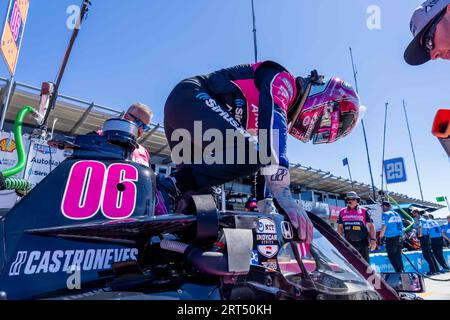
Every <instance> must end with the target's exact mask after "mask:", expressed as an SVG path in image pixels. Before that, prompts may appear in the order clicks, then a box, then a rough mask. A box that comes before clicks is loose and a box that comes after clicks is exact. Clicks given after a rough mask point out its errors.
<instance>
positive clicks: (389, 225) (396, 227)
mask: <svg viewBox="0 0 450 320" xmlns="http://www.w3.org/2000/svg"><path fill="white" fill-rule="evenodd" d="M381 207H382V208H383V213H382V215H381V232H380V238H381V239H383V238H384V239H385V241H384V239H383V240H382V242H386V252H387V255H388V258H389V261H390V262H391V264H392V266H393V267H394V270H395V272H403V260H402V244H403V239H402V236H403V231H404V230H403V221H402V217H401V216H400V215H399V214H398V213H397V212H395V211H393V210H392V208H391V204H390V202H389V201H383V202H382V204H381Z"/></svg>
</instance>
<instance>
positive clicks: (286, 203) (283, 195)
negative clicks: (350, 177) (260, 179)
mask: <svg viewBox="0 0 450 320" xmlns="http://www.w3.org/2000/svg"><path fill="white" fill-rule="evenodd" d="M272 167H275V166H272ZM263 170H270V168H265V169H263ZM264 176H265V180H266V184H267V186H268V187H269V190H270V192H271V193H272V195H273V197H274V200H275V203H276V204H277V205H278V208H277V209H278V210H279V211H280V213H282V214H285V215H287V216H288V217H289V220H290V221H291V223H292V226H293V227H294V228H295V229H297V231H298V236H299V238H300V240H302V241H305V242H306V243H312V237H313V225H312V223H311V220H309V217H308V215H307V213H306V211H305V209H303V206H302V205H301V204H299V203H298V202H297V201H295V200H294V199H293V198H292V195H291V190H290V182H291V178H290V173H289V170H288V169H287V168H284V167H281V166H279V167H278V170H277V171H276V172H275V173H274V174H272V175H266V174H265V175H264Z"/></svg>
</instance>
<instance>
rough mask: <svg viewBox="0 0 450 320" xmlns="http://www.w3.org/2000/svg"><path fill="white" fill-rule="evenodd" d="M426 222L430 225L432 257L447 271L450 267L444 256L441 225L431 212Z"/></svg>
mask: <svg viewBox="0 0 450 320" xmlns="http://www.w3.org/2000/svg"><path fill="white" fill-rule="evenodd" d="M427 222H428V225H429V226H430V240H431V249H432V251H433V255H434V258H435V259H436V261H437V262H438V263H439V264H440V265H441V267H442V268H443V270H442V271H443V272H448V271H450V268H449V267H448V265H447V262H446V261H445V258H444V252H443V248H444V238H443V237H442V230H441V226H440V225H439V223H438V222H437V221H436V220H434V217H433V215H432V214H428V215H427Z"/></svg>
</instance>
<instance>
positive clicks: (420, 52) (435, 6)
mask: <svg viewBox="0 0 450 320" xmlns="http://www.w3.org/2000/svg"><path fill="white" fill-rule="evenodd" d="M449 4H450V0H427V1H425V2H424V3H422V4H421V5H420V6H419V7H418V8H417V9H416V10H415V11H414V13H413V15H412V17H411V24H410V29H411V33H412V34H413V36H414V39H413V40H412V41H411V43H410V44H409V46H408V48H406V50H405V54H404V58H405V61H406V62H407V63H408V64H410V65H413V66H418V65H421V64H424V63H425V62H427V61H429V60H430V59H431V57H430V53H429V52H428V51H427V49H426V48H425V47H423V46H422V44H421V43H420V40H421V38H422V36H423V33H424V31H425V30H427V27H428V26H430V25H431V23H432V22H433V20H434V18H436V17H437V16H438V15H439V13H441V12H442V10H444V8H445V7H447V5H449Z"/></svg>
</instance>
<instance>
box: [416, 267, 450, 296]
mask: <svg viewBox="0 0 450 320" xmlns="http://www.w3.org/2000/svg"><path fill="white" fill-rule="evenodd" d="M432 278H434V279H441V280H444V279H450V272H447V273H444V274H440V275H437V276H432ZM418 295H419V296H420V297H422V298H423V299H425V300H450V281H447V282H442V281H433V280H430V279H427V278H425V292H424V293H419V294H418Z"/></svg>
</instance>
